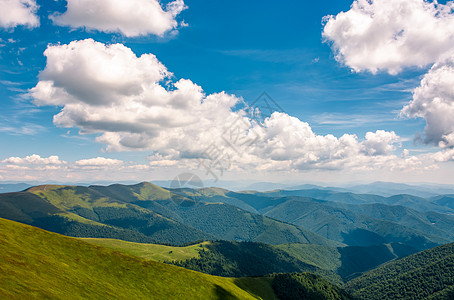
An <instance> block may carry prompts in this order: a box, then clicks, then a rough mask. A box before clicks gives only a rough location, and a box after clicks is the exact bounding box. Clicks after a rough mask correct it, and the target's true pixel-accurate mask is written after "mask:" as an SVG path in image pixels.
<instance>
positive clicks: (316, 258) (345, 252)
mask: <svg viewBox="0 0 454 300" xmlns="http://www.w3.org/2000/svg"><path fill="white" fill-rule="evenodd" d="M275 247H276V248H278V249H280V250H282V251H285V252H286V253H288V254H289V255H290V256H292V257H294V258H296V259H298V260H300V261H302V262H304V263H307V264H310V265H314V266H317V267H318V268H320V269H323V270H326V271H331V272H333V273H335V274H337V275H339V276H340V277H341V278H342V279H343V280H344V281H348V280H349V279H351V278H354V277H356V276H359V275H361V273H363V272H365V271H368V270H371V269H373V268H376V267H377V266H379V265H381V264H383V263H386V262H388V261H391V260H394V259H398V258H402V257H405V256H408V255H410V254H413V253H415V252H416V249H414V248H411V247H409V246H407V245H404V244H398V243H391V244H383V245H376V246H368V247H356V246H350V247H329V246H320V245H304V244H284V245H278V246H275Z"/></svg>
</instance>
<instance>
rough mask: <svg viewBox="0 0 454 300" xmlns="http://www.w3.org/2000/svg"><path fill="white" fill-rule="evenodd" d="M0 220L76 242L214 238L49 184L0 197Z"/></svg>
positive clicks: (144, 212)
mask: <svg viewBox="0 0 454 300" xmlns="http://www.w3.org/2000/svg"><path fill="white" fill-rule="evenodd" d="M0 217H2V218H7V219H10V220H14V221H18V222H23V223H26V224H29V225H32V226H36V227H39V228H43V229H45V230H49V231H53V232H57V233H61V234H65V235H69V236H76V237H97V238H116V239H122V240H127V241H133V242H142V243H170V244H183V243H187V242H192V241H196V240H203V239H213V238H215V237H214V236H212V235H210V234H207V233H204V232H201V231H200V230H197V229H195V228H192V227H190V226H187V225H185V224H182V223H180V222H177V221H174V220H172V219H169V218H166V217H163V216H161V215H159V214H157V213H155V212H153V211H149V210H146V209H143V208H141V207H140V206H137V205H134V204H131V203H125V202H121V201H119V200H117V199H114V198H110V197H107V196H105V195H103V194H100V193H98V192H97V191H93V190H92V189H90V188H87V187H78V186H56V185H46V186H38V187H33V188H30V189H28V190H27V192H20V193H8V194H0Z"/></svg>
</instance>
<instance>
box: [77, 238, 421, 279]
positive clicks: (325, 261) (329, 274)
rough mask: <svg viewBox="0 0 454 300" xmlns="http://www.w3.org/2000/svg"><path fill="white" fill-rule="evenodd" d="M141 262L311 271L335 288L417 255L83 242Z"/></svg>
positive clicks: (233, 271) (223, 271) (381, 249)
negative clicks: (129, 256)
mask: <svg viewBox="0 0 454 300" xmlns="http://www.w3.org/2000/svg"><path fill="white" fill-rule="evenodd" d="M82 240H84V241H86V242H89V243H92V244H95V245H100V246H104V247H108V248H111V249H115V250H118V251H121V252H125V253H127V254H131V255H135V256H139V257H141V258H146V259H153V260H156V261H160V262H174V263H176V264H177V265H179V266H183V267H186V268H189V269H192V270H196V271H200V272H204V273H207V274H212V275H220V276H230V277H231V276H234V277H241V276H258V275H266V274H270V273H279V272H284V273H290V272H312V273H315V274H318V275H320V276H321V277H323V278H326V279H328V280H330V281H331V282H333V283H336V284H342V282H346V281H348V280H349V279H351V278H353V277H356V276H359V275H361V273H363V272H365V271H368V270H371V269H373V268H375V267H377V266H378V265H381V264H383V263H385V262H388V261H390V260H393V259H397V258H401V257H404V256H407V255H410V254H413V253H415V252H416V250H415V249H413V248H411V247H408V246H406V245H403V244H396V243H392V244H386V245H378V246H370V247H332V246H322V245H314V244H283V245H267V244H261V243H253V242H227V241H216V242H203V243H196V244H194V245H189V246H184V247H175V246H164V245H155V244H140V243H131V242H125V241H121V240H112V239H82Z"/></svg>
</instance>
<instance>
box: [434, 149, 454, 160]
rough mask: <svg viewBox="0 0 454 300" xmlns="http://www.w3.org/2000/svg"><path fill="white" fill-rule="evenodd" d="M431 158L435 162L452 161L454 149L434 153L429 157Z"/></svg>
mask: <svg viewBox="0 0 454 300" xmlns="http://www.w3.org/2000/svg"><path fill="white" fill-rule="evenodd" d="M431 158H432V159H433V160H434V161H436V162H447V161H454V149H447V150H444V151H439V152H436V153H434V154H432V155H431Z"/></svg>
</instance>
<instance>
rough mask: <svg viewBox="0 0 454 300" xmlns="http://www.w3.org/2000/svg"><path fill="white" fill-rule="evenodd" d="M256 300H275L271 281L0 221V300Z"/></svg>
mask: <svg viewBox="0 0 454 300" xmlns="http://www.w3.org/2000/svg"><path fill="white" fill-rule="evenodd" d="M239 286H241V287H242V288H243V289H241V288H240V287H239ZM246 290H248V291H249V292H248V291H246ZM254 294H255V295H254ZM256 295H260V296H263V297H266V298H268V299H273V298H274V294H273V292H272V289H271V279H269V278H247V279H233V278H221V277H215V276H210V275H206V274H201V273H197V272H193V271H190V270H185V269H182V268H178V267H175V266H170V265H166V264H162V263H158V262H153V261H146V260H143V259H140V258H138V257H133V256H129V255H126V254H122V253H119V252H117V251H114V250H110V249H106V248H103V247H99V246H94V245H91V244H88V243H86V242H83V241H80V240H77V239H74V238H69V237H65V236H61V235H58V234H55V233H50V232H46V231H44V230H41V229H38V228H35V227H31V226H27V225H23V224H20V223H16V222H13V221H9V220H5V219H0V298H8V299H25V298H26V299H33V298H35V299H42V298H50V299H68V297H70V298H72V299H77V298H90V299H106V298H115V299H219V298H222V297H224V299H235V298H240V299H254V298H256V297H257V296H256Z"/></svg>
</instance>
